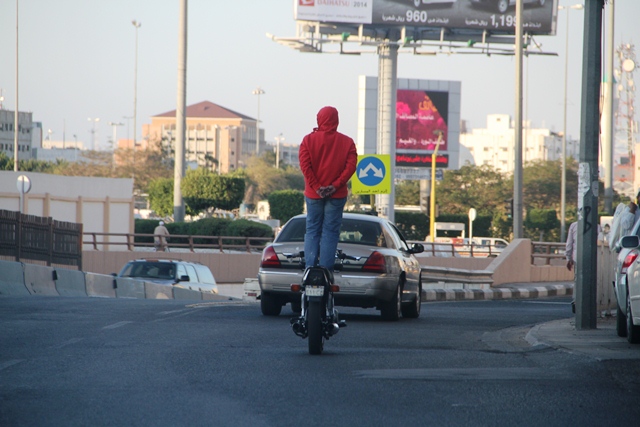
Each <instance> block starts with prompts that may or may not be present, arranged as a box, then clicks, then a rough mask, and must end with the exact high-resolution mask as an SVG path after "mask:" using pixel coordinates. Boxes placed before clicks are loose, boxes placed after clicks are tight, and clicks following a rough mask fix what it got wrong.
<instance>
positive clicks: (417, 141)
mask: <svg viewBox="0 0 640 427" xmlns="http://www.w3.org/2000/svg"><path fill="white" fill-rule="evenodd" d="M397 97H398V99H397V102H396V150H398V152H402V150H425V151H429V152H432V151H433V150H435V147H436V143H437V142H438V133H439V132H442V141H441V142H440V148H439V149H438V150H447V139H448V127H447V120H448V117H447V116H448V111H449V93H448V92H437V91H425V90H398V92H397Z"/></svg>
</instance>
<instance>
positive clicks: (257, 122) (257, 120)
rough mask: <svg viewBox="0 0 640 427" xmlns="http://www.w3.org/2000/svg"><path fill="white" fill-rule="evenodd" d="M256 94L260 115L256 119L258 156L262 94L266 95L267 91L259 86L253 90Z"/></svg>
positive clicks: (257, 149)
mask: <svg viewBox="0 0 640 427" xmlns="http://www.w3.org/2000/svg"><path fill="white" fill-rule="evenodd" d="M251 93H252V94H254V95H258V117H257V119H256V156H257V155H259V154H260V95H264V94H265V91H264V90H262V89H260V86H258V87H257V88H256V89H255V90H254V91H253V92H251Z"/></svg>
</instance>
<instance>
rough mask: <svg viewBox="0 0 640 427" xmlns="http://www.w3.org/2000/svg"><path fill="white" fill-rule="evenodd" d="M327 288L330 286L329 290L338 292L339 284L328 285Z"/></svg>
mask: <svg viewBox="0 0 640 427" xmlns="http://www.w3.org/2000/svg"><path fill="white" fill-rule="evenodd" d="M329 288H331V292H340V286H338V285H330V286H329Z"/></svg>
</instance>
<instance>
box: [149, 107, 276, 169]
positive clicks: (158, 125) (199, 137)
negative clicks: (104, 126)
mask: <svg viewBox="0 0 640 427" xmlns="http://www.w3.org/2000/svg"><path fill="white" fill-rule="evenodd" d="M185 116H186V122H187V124H186V135H185V160H186V162H187V164H189V163H190V164H192V165H195V164H197V165H198V166H204V167H209V168H211V169H213V170H216V169H217V168H216V163H218V162H219V163H220V172H221V173H228V172H231V171H233V170H235V169H237V168H239V167H244V166H245V163H246V159H247V158H249V157H250V156H253V155H255V154H256V119H254V118H251V117H249V116H245V115H244V114H241V113H238V112H235V111H233V110H229V109H228V108H225V107H222V106H220V105H217V104H214V103H213V102H209V101H203V102H199V103H197V104H193V105H189V106H187V110H186V113H185ZM175 132H176V110H173V111H168V112H166V113H162V114H158V115H156V116H153V117H151V124H146V125H143V126H142V137H143V139H145V140H146V141H148V142H149V143H154V142H156V141H161V143H162V144H163V145H164V146H168V145H170V146H171V147H172V151H175V148H174V147H175V140H176V136H175ZM265 149H266V144H265V140H264V130H263V129H260V153H262V152H264V151H265Z"/></svg>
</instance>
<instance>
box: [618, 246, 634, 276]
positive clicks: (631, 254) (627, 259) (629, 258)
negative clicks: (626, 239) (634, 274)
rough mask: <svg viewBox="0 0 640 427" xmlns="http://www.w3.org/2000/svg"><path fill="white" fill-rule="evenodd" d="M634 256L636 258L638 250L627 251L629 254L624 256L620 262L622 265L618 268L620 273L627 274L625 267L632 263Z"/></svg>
mask: <svg viewBox="0 0 640 427" xmlns="http://www.w3.org/2000/svg"><path fill="white" fill-rule="evenodd" d="M636 258H638V252H636V251H631V252H629V254H628V255H627V256H626V257H625V259H624V261H623V262H622V267H621V268H620V274H627V269H628V268H629V266H630V265H631V264H633V262H634V261H635V260H636Z"/></svg>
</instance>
